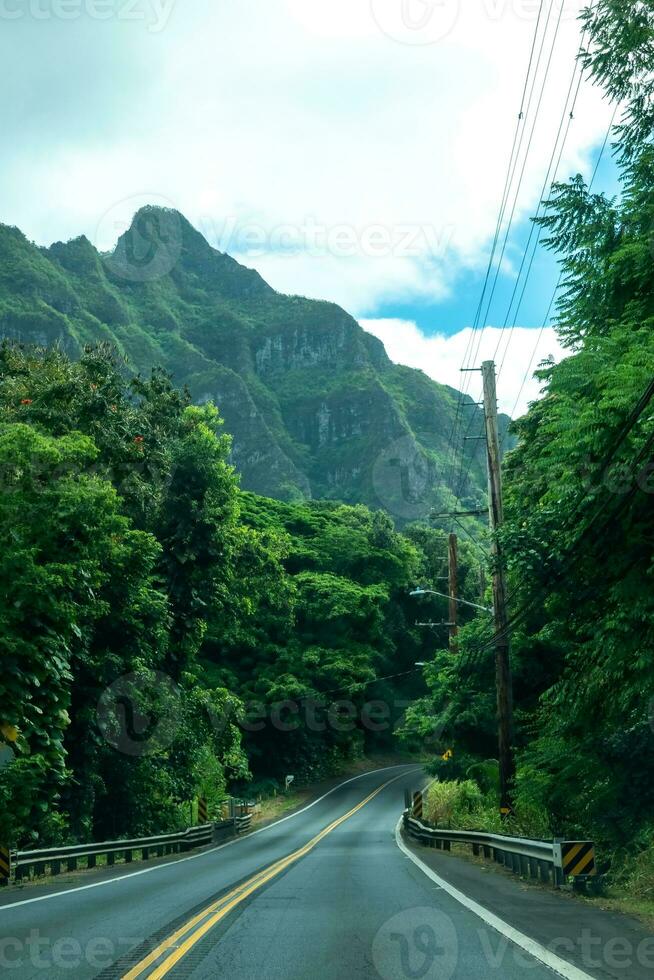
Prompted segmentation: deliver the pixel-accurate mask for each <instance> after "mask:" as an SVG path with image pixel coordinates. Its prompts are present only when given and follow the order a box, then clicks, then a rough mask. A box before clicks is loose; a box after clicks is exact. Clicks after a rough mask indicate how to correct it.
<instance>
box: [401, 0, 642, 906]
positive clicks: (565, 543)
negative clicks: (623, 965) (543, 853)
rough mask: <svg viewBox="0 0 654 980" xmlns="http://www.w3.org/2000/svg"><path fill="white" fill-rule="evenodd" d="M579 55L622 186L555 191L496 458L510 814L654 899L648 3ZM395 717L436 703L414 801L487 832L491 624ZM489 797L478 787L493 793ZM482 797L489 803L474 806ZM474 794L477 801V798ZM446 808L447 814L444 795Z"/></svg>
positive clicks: (414, 719)
mask: <svg viewBox="0 0 654 980" xmlns="http://www.w3.org/2000/svg"><path fill="white" fill-rule="evenodd" d="M586 20H587V26H588V37H589V47H588V53H587V57H586V62H587V66H588V68H589V70H590V71H591V73H592V75H593V77H594V79H595V81H596V82H597V83H598V84H601V85H602V86H604V88H605V90H606V93H607V96H608V97H609V98H610V99H611V100H612V101H613V102H614V103H615V104H616V105H618V111H617V119H618V123H619V124H618V126H617V129H615V130H614V131H613V140H614V154H615V158H616V160H617V163H618V166H619V173H620V194H619V196H618V197H617V198H616V199H609V198H607V197H606V196H605V195H604V194H596V193H593V192H592V191H590V190H589V188H588V186H587V185H586V183H585V182H584V180H583V179H582V178H581V177H580V176H578V177H575V178H574V179H572V180H571V181H570V182H569V183H567V184H558V185H556V186H555V187H554V188H553V192H552V195H551V198H550V200H549V201H548V202H547V206H546V213H545V216H544V217H543V218H542V219H541V221H540V224H541V231H542V233H543V236H544V239H545V243H546V245H547V247H548V248H550V249H552V250H553V251H554V252H555V253H556V254H557V255H558V257H559V260H560V263H561V271H562V277H563V284H562V289H561V291H560V294H559V295H560V299H559V307H558V316H557V318H556V324H557V330H558V332H559V334H560V336H561V338H562V340H563V341H564V343H565V344H566V346H567V347H568V350H569V354H570V356H569V357H568V358H567V359H566V360H564V361H563V362H561V363H560V364H558V365H556V366H555V365H553V364H551V363H544V364H542V365H541V368H540V372H539V377H540V380H541V382H542V388H543V398H542V399H541V400H540V401H538V402H537V403H536V404H534V405H533V406H532V408H531V410H530V411H529V412H528V414H527V415H526V416H525V417H524V418H522V419H520V420H519V421H518V422H516V423H515V424H514V431H515V433H516V434H517V436H518V437H519V444H518V446H517V448H516V449H514V450H513V451H512V452H511V453H509V455H508V457H507V460H506V465H505V491H506V525H505V528H504V530H503V533H502V544H503V549H504V554H505V556H506V560H507V563H508V567H509V578H510V584H509V595H510V606H509V616H510V622H511V626H512V656H513V665H514V686H515V712H516V719H515V720H516V732H515V741H516V745H517V750H518V775H517V780H516V785H515V811H516V814H515V817H514V818H513V819H512V820H511V821H509V823H508V824H507V825H506V826H507V827H509V826H510V830H511V831H518V830H519V829H520V828H524V829H525V830H526V831H528V832H530V833H534V834H536V835H544V836H552V835H556V836H563V837H570V838H571V839H576V838H578V837H579V838H581V839H585V838H594V839H595V840H596V842H597V845H598V849H599V854H600V859H601V861H602V864H603V866H604V870H605V871H607V872H608V878H607V881H608V882H609V885H610V886H615V887H617V888H618V889H620V890H621V891H622V892H626V893H629V894H630V895H632V896H634V897H638V898H639V899H640V900H643V901H648V902H653V901H654V856H653V855H654V819H653V816H652V815H653V814H654V710H653V706H654V588H653V586H654V564H653V560H652V556H653V545H654V510H653V508H652V493H653V492H654V481H653V463H652V459H653V453H652V449H653V446H654V400H653V399H652V394H653V378H654V238H653V229H654V194H653V188H654V145H653V142H652V133H653V132H654V77H653V76H652V71H651V67H652V64H654V12H652V10H651V7H650V6H648V5H645V4H642V3H640V2H635V0H634V2H625V0H620V2H615V0H600V2H599V3H597V4H595V5H594V8H593V10H592V12H588V13H587V14H586ZM427 678H428V683H429V685H430V687H431V691H432V694H431V697H429V698H427V699H425V700H424V701H423V702H421V703H420V704H418V705H416V706H415V708H414V709H413V711H412V712H411V713H410V716H409V718H408V724H407V727H408V729H409V730H410V729H413V730H416V731H420V730H424V728H425V727H426V726H427V725H428V724H430V723H432V721H431V720H432V719H434V718H441V719H442V720H443V726H444V729H443V730H444V738H445V739H446V744H448V745H450V746H451V747H452V748H453V750H454V754H453V758H452V759H451V760H450V761H449V762H443V761H440V760H439V761H438V762H437V764H436V765H435V767H434V772H436V773H438V774H439V775H440V777H441V778H443V779H446V780H447V779H449V780H463V782H461V783H460V785H458V786H457V787H453V786H449V787H447V786H446V785H441V786H436V787H434V788H433V789H432V790H431V792H430V797H429V801H428V807H431V808H432V812H433V813H434V815H439V814H441V813H445V814H447V813H451V816H450V817H449V818H448V819H452V820H461V821H463V822H464V825H470V824H475V825H478V826H480V827H482V829H483V828H484V827H488V828H489V829H491V828H492V829H496V826H497V818H496V816H495V814H496V810H497V806H496V800H493V797H492V791H489V789H488V787H487V786H486V787H485V786H483V785H482V786H481V790H480V792H481V791H483V793H484V794H485V796H484V797H483V799H481V798H480V797H479V795H477V796H475V794H474V792H473V791H472V790H471V788H470V786H469V784H468V783H467V782H466V781H465V780H467V779H468V778H469V776H468V774H469V772H470V767H471V766H474V765H475V764H477V763H478V762H479V760H480V759H490V758H493V757H494V756H495V755H496V748H495V727H496V722H495V704H494V694H493V690H494V652H493V635H492V628H490V627H489V626H488V624H487V620H485V619H484V618H483V617H479V618H478V619H476V620H475V621H474V622H473V623H471V624H470V625H468V626H466V627H464V629H463V630H462V633H461V636H460V656H459V657H452V656H451V655H450V654H449V652H447V651H441V652H440V653H438V654H437V656H436V660H435V662H434V663H433V664H432V665H431V666H430V667H429V669H428V671H427ZM489 793H490V797H489ZM489 798H490V806H488V805H487V801H488V800H489ZM471 801H472V803H473V804H474V805H471ZM443 808H444V809H443Z"/></svg>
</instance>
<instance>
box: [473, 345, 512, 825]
mask: <svg viewBox="0 0 654 980" xmlns="http://www.w3.org/2000/svg"><path fill="white" fill-rule="evenodd" d="M481 372H482V377H483V381H484V415H485V418H486V442H487V446H488V509H489V514H490V528H491V559H492V563H493V610H494V614H495V669H496V677H497V713H498V719H499V763H500V808H501V811H502V813H503V814H504V815H505V816H506V815H508V814H509V813H511V809H512V808H511V790H512V784H513V778H514V776H515V761H514V758H513V746H512V744H511V743H512V737H513V683H512V678H511V656H510V637H509V626H508V614H507V608H506V577H505V572H504V563H503V560H502V553H501V548H500V543H499V540H498V535H497V532H498V530H499V529H500V528H501V526H502V523H503V520H504V508H503V504H502V473H501V466H500V463H501V459H500V440H499V433H498V428H497V389H496V383H495V362H494V361H484V363H483V364H482V366H481Z"/></svg>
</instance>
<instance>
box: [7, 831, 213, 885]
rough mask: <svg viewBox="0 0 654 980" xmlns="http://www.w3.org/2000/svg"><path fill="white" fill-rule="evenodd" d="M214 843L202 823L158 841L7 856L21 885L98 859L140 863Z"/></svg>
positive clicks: (137, 840) (93, 864)
mask: <svg viewBox="0 0 654 980" xmlns="http://www.w3.org/2000/svg"><path fill="white" fill-rule="evenodd" d="M213 839H214V824H213V823H206V824H202V825H201V826H198V827H189V828H188V829H187V830H183V831H179V832H177V833H175V834H160V835H159V836H158V837H140V838H135V839H132V840H117V841H104V842H103V843H100V844H74V845H72V846H70V847H46V848H41V849H40V850H35V851H14V852H13V853H12V854H11V868H12V869H13V870H14V874H15V880H16V881H21V880H22V879H23V878H26V877H29V876H30V875H31V874H34V875H35V876H38V875H44V874H46V873H47V872H48V871H49V873H50V874H51V875H58V874H60V873H61V870H62V867H64V870H66V871H76V870H78V868H79V862H80V860H83V861H84V862H85V867H86V868H95V867H96V866H97V860H98V858H99V857H106V859H107V864H108V865H113V864H115V861H116V857H119V856H120V855H122V856H123V858H124V860H125V862H126V863H130V862H131V861H132V860H133V859H134V855H135V854H136V853H140V855H141V860H143V861H145V860H147V859H148V858H150V857H154V856H157V857H163V856H164V855H165V854H178V853H180V852H185V851H191V850H193V849H194V848H196V847H204V846H205V845H207V844H211V843H212V842H213Z"/></svg>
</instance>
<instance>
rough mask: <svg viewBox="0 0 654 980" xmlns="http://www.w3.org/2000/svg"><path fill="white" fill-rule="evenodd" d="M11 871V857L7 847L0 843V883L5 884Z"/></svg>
mask: <svg viewBox="0 0 654 980" xmlns="http://www.w3.org/2000/svg"><path fill="white" fill-rule="evenodd" d="M10 873H11V857H10V856H9V848H8V847H5V845H4V844H0V884H5V883H6V882H7V881H8V880H9V875H10Z"/></svg>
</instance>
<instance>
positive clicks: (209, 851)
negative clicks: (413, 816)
mask: <svg viewBox="0 0 654 980" xmlns="http://www.w3.org/2000/svg"><path fill="white" fill-rule="evenodd" d="M410 765H411V763H399V764H398V765H396V766H384V768H383V769H371V770H370V771H369V772H362V773H359V775H358V776H352V777H351V778H350V779H346V780H344V782H342V783H339V784H338V786H334V787H332V789H330V790H329V791H328V792H327V793H324V794H323V795H322V796H320V797H319V798H318V799H317V800H314V801H313V802H312V803H308V804H307V805H306V806H305V807H302V809H301V810H297V811H296V812H295V813H289V815H288V816H287V817H281V818H280V819H279V820H275V822H274V823H270V824H268V825H267V826H266V827H260V828H259V829H258V830H253V831H252V832H251V833H249V834H244V835H243V836H242V837H236V838H234V840H230V841H227V842H226V843H225V844H218V845H217V846H216V847H210V848H208V849H207V850H205V851H201V852H200V853H199V854H190V855H189V856H188V857H185V858H178V860H177V861H166V862H165V863H164V864H155V865H154V866H153V867H150V868H142V869H141V870H140V871H131V872H130V873H129V874H126V875H118V876H117V877H116V878H106V879H104V880H103V881H94V882H91V883H90V884H88V885H77V886H74V887H72V888H66V889H64V890H63V891H60V892H52V893H51V894H50V895H37V896H35V897H34V898H25V899H22V900H21V901H20V902H11V903H10V904H9V905H0V913H2V912H6V911H8V910H9V909H16V908H19V907H20V906H21V905H32V904H34V903H35V902H47V901H49V900H50V899H53V898H61V897H62V895H72V894H74V893H75V892H84V891H88V890H89V889H90V888H103V887H105V886H107V885H114V884H116V882H118V881H125V880H126V879H127V878H138V877H139V876H140V875H147V874H150V873H151V872H153V871H161V870H162V869H163V868H170V867H172V866H173V865H175V864H184V863H185V862H186V861H196V860H197V859H198V858H203V857H206V856H207V854H213V853H215V852H216V851H222V850H223V848H225V847H232V846H233V845H234V844H240V843H241V842H242V841H244V840H247V839H248V838H250V837H256V835H257V834H263V833H265V832H266V831H267V830H272V829H273V827H278V826H279V825H280V824H281V823H286V821H287V820H293V819H294V817H299V816H300V814H302V813H306V812H307V810H310V809H311V807H314V806H316V805H317V804H318V803H322V801H323V800H325V799H327V797H328V796H331V795H332V793H335V792H336V791H337V790H339V789H341V788H342V787H343V786H347V785H348V783H353V782H355V781H356V780H357V779H364V778H365V777H366V776H374V775H375V774H376V773H381V772H388V771H389V769H402V768H409V766H410ZM416 771H419V770H418V769H416Z"/></svg>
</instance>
